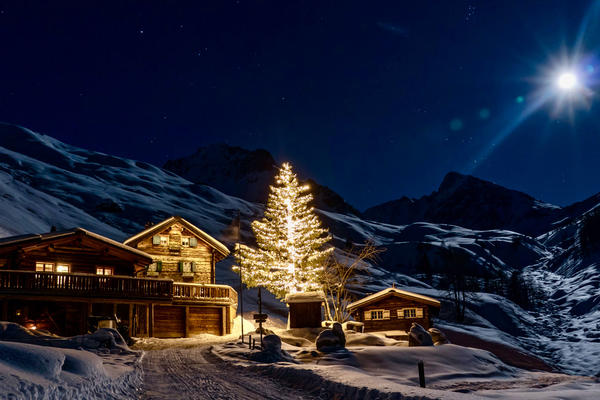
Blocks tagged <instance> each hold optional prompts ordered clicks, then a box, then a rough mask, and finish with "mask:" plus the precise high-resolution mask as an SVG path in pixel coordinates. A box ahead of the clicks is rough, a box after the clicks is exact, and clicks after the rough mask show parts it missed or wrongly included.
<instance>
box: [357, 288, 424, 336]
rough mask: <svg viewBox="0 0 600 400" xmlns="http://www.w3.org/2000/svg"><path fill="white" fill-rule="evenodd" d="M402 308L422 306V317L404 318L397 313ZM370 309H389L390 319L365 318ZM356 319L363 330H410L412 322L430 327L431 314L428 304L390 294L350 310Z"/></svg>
mask: <svg viewBox="0 0 600 400" xmlns="http://www.w3.org/2000/svg"><path fill="white" fill-rule="evenodd" d="M402 308H422V309H423V318H404V316H403V315H400V316H399V315H398V313H399V310H401V309H402ZM371 310H389V311H390V319H386V320H365V318H364V315H365V312H370V311H371ZM352 316H353V317H354V319H355V320H356V321H359V322H363V323H364V324H365V325H364V331H365V332H377V331H392V330H403V331H408V330H410V326H411V325H412V323H413V322H416V323H417V324H419V325H421V326H422V327H423V328H425V329H429V328H431V316H430V312H429V306H428V305H426V304H423V303H419V302H417V301H414V300H408V299H403V298H400V297H397V296H390V297H387V298H384V299H381V300H379V301H377V302H374V303H370V304H367V305H365V306H363V307H360V308H358V309H357V310H354V311H353V312H352Z"/></svg>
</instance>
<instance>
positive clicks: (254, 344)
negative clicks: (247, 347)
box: [252, 339, 256, 350]
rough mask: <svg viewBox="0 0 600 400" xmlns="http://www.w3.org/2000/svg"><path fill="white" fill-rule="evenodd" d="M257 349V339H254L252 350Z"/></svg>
mask: <svg viewBox="0 0 600 400" xmlns="http://www.w3.org/2000/svg"><path fill="white" fill-rule="evenodd" d="M254 349H256V339H252V350H254Z"/></svg>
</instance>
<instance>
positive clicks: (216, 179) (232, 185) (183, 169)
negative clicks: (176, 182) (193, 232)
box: [163, 144, 360, 215]
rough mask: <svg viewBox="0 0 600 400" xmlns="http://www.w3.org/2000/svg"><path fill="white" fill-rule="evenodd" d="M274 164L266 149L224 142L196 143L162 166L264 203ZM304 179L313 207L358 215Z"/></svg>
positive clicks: (328, 191) (326, 190) (339, 198)
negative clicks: (191, 149)
mask: <svg viewBox="0 0 600 400" xmlns="http://www.w3.org/2000/svg"><path fill="white" fill-rule="evenodd" d="M276 165H277V163H276V161H275V160H274V159H273V156H272V155H271V153H269V152H268V151H266V150H263V149H258V150H252V151H251V150H246V149H242V148H240V147H236V146H229V145H226V144H213V145H210V146H206V147H200V148H198V150H197V151H196V152H195V153H194V154H191V155H189V156H187V157H182V158H178V159H176V160H169V161H167V162H166V163H165V165H164V167H163V168H164V169H166V170H168V171H172V172H174V173H176V174H177V175H179V176H182V177H184V178H186V179H187V180H189V181H191V182H195V183H198V184H202V185H208V186H211V187H214V188H216V189H218V190H220V191H222V192H224V193H227V194H230V195H233V196H238V197H241V198H243V199H246V200H249V201H253V202H258V203H265V202H266V201H267V197H268V194H269V185H271V184H272V183H273V182H272V181H273V176H274V175H275V172H276ZM304 182H305V183H307V184H309V185H310V187H311V193H312V194H313V196H314V205H315V206H316V207H317V208H319V209H323V210H329V211H335V212H341V213H346V214H347V213H351V214H354V215H360V212H359V211H358V210H356V209H355V208H354V207H352V206H351V205H350V204H348V203H347V202H346V201H345V200H344V199H343V198H342V196H340V195H339V194H337V193H336V192H334V191H333V190H331V189H330V188H328V187H327V186H323V185H319V184H318V183H317V182H315V181H314V180H312V179H304Z"/></svg>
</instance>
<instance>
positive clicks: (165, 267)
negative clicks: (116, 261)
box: [124, 216, 237, 338]
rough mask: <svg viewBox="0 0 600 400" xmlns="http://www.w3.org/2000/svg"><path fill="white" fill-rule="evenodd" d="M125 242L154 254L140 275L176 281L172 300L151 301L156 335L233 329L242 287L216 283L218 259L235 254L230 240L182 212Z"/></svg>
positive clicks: (175, 335)
mask: <svg viewBox="0 0 600 400" xmlns="http://www.w3.org/2000/svg"><path fill="white" fill-rule="evenodd" d="M124 244H125V245H127V246H131V247H133V248H135V249H137V250H141V251H143V252H145V253H147V254H150V255H151V257H152V263H150V265H149V266H148V268H147V269H145V270H144V271H142V272H140V273H139V275H143V276H146V277H148V278H158V279H172V280H173V281H174V282H175V286H174V290H175V292H174V294H173V302H172V303H171V304H168V305H166V304H160V303H152V304H151V306H150V307H151V309H150V312H149V314H148V318H150V319H151V321H150V322H151V323H150V329H151V331H150V335H151V336H154V337H165V338H167V337H187V336H190V335H194V334H198V333H212V334H215V335H225V334H228V333H231V329H232V324H233V318H234V317H235V314H236V310H237V293H236V292H235V290H233V289H232V288H231V287H229V286H226V285H217V284H216V283H215V281H216V280H215V264H216V263H217V262H219V261H221V260H222V259H224V258H225V257H227V256H228V255H229V250H228V249H227V247H226V246H225V245H223V244H222V243H220V242H219V241H218V240H216V239H215V238H213V237H211V236H210V235H208V234H207V233H206V232H204V231H202V230H201V229H200V228H198V227H196V226H194V225H193V224H191V223H190V222H188V221H186V220H185V219H183V218H181V217H178V216H174V217H170V218H167V219H166V220H164V221H162V222H160V223H157V224H155V225H152V226H150V227H148V228H147V229H145V230H144V231H142V232H140V233H138V234H136V235H134V236H132V237H130V238H129V239H127V240H125V242H124Z"/></svg>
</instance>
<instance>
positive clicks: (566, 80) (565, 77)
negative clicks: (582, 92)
mask: <svg viewBox="0 0 600 400" xmlns="http://www.w3.org/2000/svg"><path fill="white" fill-rule="evenodd" d="M556 84H557V85H558V87H559V88H560V89H562V90H571V89H573V88H574V87H575V86H577V76H576V75H575V74H574V73H572V72H564V73H562V74H560V75H559V76H558V80H557V81H556Z"/></svg>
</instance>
